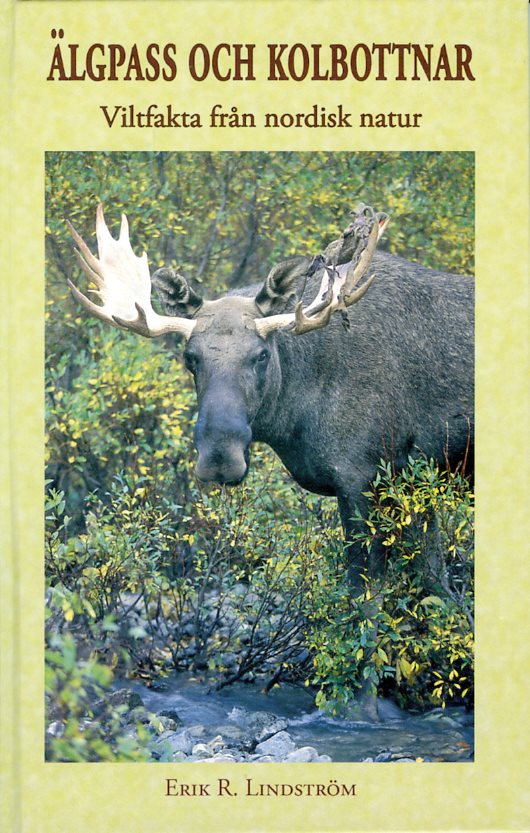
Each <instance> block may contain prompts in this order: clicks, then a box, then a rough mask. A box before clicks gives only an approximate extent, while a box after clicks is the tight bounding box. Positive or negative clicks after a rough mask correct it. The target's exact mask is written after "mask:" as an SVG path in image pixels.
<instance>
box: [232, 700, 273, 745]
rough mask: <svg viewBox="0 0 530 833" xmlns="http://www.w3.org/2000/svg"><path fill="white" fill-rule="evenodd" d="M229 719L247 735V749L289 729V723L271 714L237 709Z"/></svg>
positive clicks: (233, 710) (245, 741)
mask: <svg viewBox="0 0 530 833" xmlns="http://www.w3.org/2000/svg"><path fill="white" fill-rule="evenodd" d="M228 719H229V720H230V721H233V722H234V723H235V724H236V725H237V726H238V727H239V728H241V729H242V730H243V732H244V734H245V735H246V737H245V739H244V745H245V748H247V747H249V745H250V748H252V747H253V746H255V744H256V743H261V741H264V740H267V738H270V737H272V736H273V735H275V734H277V733H278V732H281V731H283V729H286V728H287V721H286V720H284V719H283V718H282V717H277V716H276V715H275V714H270V713H269V712H261V711H260V712H247V711H245V710H244V709H238V708H237V707H236V708H234V709H232V711H231V712H230V714H229V715H228Z"/></svg>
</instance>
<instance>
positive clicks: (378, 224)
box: [256, 203, 390, 338]
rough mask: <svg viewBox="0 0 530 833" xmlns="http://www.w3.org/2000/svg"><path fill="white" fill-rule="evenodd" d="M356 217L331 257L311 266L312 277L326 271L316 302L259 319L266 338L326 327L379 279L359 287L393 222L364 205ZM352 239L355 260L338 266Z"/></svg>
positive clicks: (320, 257)
mask: <svg viewBox="0 0 530 833" xmlns="http://www.w3.org/2000/svg"><path fill="white" fill-rule="evenodd" d="M352 213H353V214H354V215H355V219H354V221H353V223H351V225H350V226H348V228H347V229H346V230H345V231H344V233H343V235H342V237H341V238H340V239H339V240H338V241H335V242H334V243H332V244H330V245H329V246H328V248H327V250H326V254H327V255H328V257H326V256H323V255H318V256H317V257H316V258H314V259H313V261H312V263H311V265H310V266H309V270H308V274H313V273H314V272H315V271H317V270H319V269H320V268H323V269H324V275H323V278H322V282H321V284H320V288H319V290H318V292H317V294H316V296H315V298H314V300H313V301H312V302H311V303H310V304H309V306H307V307H305V308H304V307H303V304H302V302H301V301H299V302H298V303H297V305H296V307H295V309H294V312H292V313H284V314H282V315H270V316H269V317H267V318H261V319H257V320H256V329H257V331H258V333H259V334H260V335H261V336H262V337H263V338H266V337H267V336H268V335H269V334H270V333H272V332H274V331H275V330H280V329H285V330H286V331H288V332H290V333H292V334H293V335H301V334H302V333H308V332H310V331H311V330H318V329H320V328H321V327H325V326H326V324H328V322H329V320H330V318H331V316H332V314H333V313H334V312H336V311H337V310H341V311H345V310H346V309H347V307H349V306H351V305H352V304H355V303H356V302H357V301H359V300H360V299H361V298H362V297H363V295H364V294H365V292H366V291H367V290H368V289H369V288H370V286H371V285H372V282H373V280H374V278H375V275H371V276H370V277H369V278H368V280H366V281H365V282H364V283H363V284H362V285H361V286H358V283H359V281H360V280H361V278H362V277H363V275H364V274H365V273H366V271H367V269H368V267H369V265H370V262H371V260H372V256H373V254H374V252H375V249H376V246H377V243H378V241H379V239H380V237H381V236H382V234H383V232H384V231H385V229H386V227H387V225H388V222H389V219H390V218H389V216H388V214H385V213H384V212H378V213H375V212H374V211H373V209H372V208H370V207H369V206H367V205H364V203H361V204H360V205H359V206H357V208H356V209H355V210H354V211H353V212H352ZM351 235H354V241H355V242H354V252H353V255H352V257H351V260H350V261H349V262H347V263H343V264H340V265H338V262H339V260H340V257H341V253H342V252H343V250H344V249H345V247H346V241H347V238H349V237H350V236H351ZM349 242H350V241H348V243H349ZM337 244H338V245H337Z"/></svg>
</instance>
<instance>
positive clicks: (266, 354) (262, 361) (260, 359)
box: [254, 349, 271, 367]
mask: <svg viewBox="0 0 530 833" xmlns="http://www.w3.org/2000/svg"><path fill="white" fill-rule="evenodd" d="M270 355H271V354H270V351H269V350H266V349H264V350H262V351H261V353H258V355H257V356H256V358H255V359H254V362H255V363H256V364H257V365H258V366H259V367H266V366H267V363H268V361H269V359H270Z"/></svg>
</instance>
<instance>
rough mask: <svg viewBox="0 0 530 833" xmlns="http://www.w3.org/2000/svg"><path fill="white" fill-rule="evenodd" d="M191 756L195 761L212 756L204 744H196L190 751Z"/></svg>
mask: <svg viewBox="0 0 530 833" xmlns="http://www.w3.org/2000/svg"><path fill="white" fill-rule="evenodd" d="M191 754H192V755H193V757H194V758H195V759H199V758H211V757H212V755H213V752H212V750H211V749H210V748H209V747H208V745H207V744H206V743H196V744H195V746H194V747H193V748H192V750H191Z"/></svg>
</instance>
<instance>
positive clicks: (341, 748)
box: [120, 674, 473, 762]
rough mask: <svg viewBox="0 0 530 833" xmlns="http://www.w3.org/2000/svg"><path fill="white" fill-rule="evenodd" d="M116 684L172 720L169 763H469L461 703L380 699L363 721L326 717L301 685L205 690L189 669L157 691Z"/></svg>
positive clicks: (469, 729) (468, 726) (166, 737)
mask: <svg viewBox="0 0 530 833" xmlns="http://www.w3.org/2000/svg"><path fill="white" fill-rule="evenodd" d="M120 685H121V686H126V687H127V689H128V690H129V691H130V692H134V693H135V694H136V695H139V697H140V698H141V701H142V704H143V707H144V708H145V709H146V710H147V711H148V712H151V713H154V714H156V715H167V716H169V717H171V718H173V720H172V721H171V722H170V725H169V728H168V729H167V731H164V732H163V733H162V737H161V743H162V742H165V743H166V753H165V754H166V758H165V759H166V760H167V759H168V758H167V744H169V749H170V750H172V751H173V755H172V756H170V758H169V759H170V760H190V761H194V760H205V759H208V758H209V759H210V761H212V762H213V761H215V760H222V761H229V760H231V761H258V762H260V761H269V760H272V761H319V760H323V761H324V760H325V761H329V760H331V761H337V762H338V761H350V762H353V761H375V762H392V761H396V762H412V761H416V760H423V761H452V762H454V761H472V760H473V714H472V713H469V712H466V711H465V710H464V709H462V708H456V707H454V708H451V707H448V708H446V709H433V710H431V711H429V712H426V713H425V714H408V713H406V712H404V711H401V710H400V709H399V708H398V707H397V706H396V705H395V704H394V703H392V702H390V701H387V700H380V701H379V704H378V705H379V714H380V718H381V720H380V722H379V723H367V722H365V721H362V720H355V719H351V718H350V719H348V718H344V717H329V716H327V715H326V714H324V713H323V712H321V711H319V710H318V709H316V708H315V706H314V703H313V700H312V697H311V695H310V693H309V692H308V691H307V690H305V689H302V688H298V687H295V686H289V685H281V686H279V687H278V688H275V689H273V690H272V691H271V692H269V693H267V694H265V693H264V692H262V691H259V690H258V689H257V688H256V687H255V686H253V685H249V684H244V683H236V684H234V685H232V686H230V687H227V688H225V689H222V690H221V691H210V690H209V689H208V687H207V686H206V685H205V684H204V683H203V682H200V681H198V680H197V679H195V678H194V677H192V676H191V675H189V674H180V675H176V676H173V677H170V678H168V679H166V680H165V681H164V687H163V688H160V689H158V690H155V689H152V688H147V687H145V686H144V685H142V684H141V683H138V682H131V681H121V683H120ZM184 741H185V742H184ZM308 749H311V750H312V752H308V751H306V750H308Z"/></svg>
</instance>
